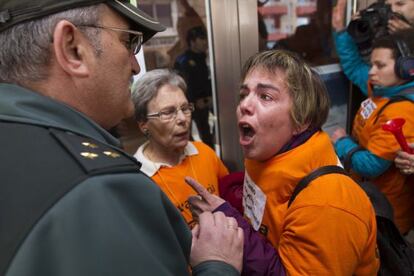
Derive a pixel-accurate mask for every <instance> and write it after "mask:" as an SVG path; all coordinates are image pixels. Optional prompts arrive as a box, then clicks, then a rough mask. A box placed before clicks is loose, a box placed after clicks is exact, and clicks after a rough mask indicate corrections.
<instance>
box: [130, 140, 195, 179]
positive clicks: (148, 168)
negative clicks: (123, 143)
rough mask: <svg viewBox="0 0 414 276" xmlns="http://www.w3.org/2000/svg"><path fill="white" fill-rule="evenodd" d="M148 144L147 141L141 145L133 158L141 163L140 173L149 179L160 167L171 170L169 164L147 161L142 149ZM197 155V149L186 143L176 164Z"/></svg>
mask: <svg viewBox="0 0 414 276" xmlns="http://www.w3.org/2000/svg"><path fill="white" fill-rule="evenodd" d="M148 144H149V141H147V142H145V143H144V144H142V145H141V146H140V147H139V148H138V150H137V152H136V153H135V154H134V157H135V158H136V159H137V160H138V161H139V162H141V164H142V166H141V171H142V172H143V173H145V174H146V175H148V176H149V177H152V176H153V175H154V174H156V173H157V172H158V170H159V169H160V168H161V167H169V168H171V167H172V166H170V165H169V164H166V163H162V162H153V161H151V160H149V159H148V158H147V157H146V156H145V155H144V149H145V147H146V146H147V145H148ZM197 154H198V150H197V148H196V147H195V146H194V144H193V143H191V142H188V143H187V145H186V146H185V148H184V152H183V154H182V155H181V156H180V160H179V162H178V164H180V163H181V162H182V161H183V160H184V159H185V158H186V157H187V156H191V155H197Z"/></svg>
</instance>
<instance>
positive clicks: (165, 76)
mask: <svg viewBox="0 0 414 276" xmlns="http://www.w3.org/2000/svg"><path fill="white" fill-rule="evenodd" d="M166 84H168V85H171V86H175V87H178V88H180V89H181V90H182V91H183V92H184V93H186V91H187V85H186V83H185V81H184V79H183V78H182V77H180V76H179V75H178V74H177V73H175V72H174V71H171V70H168V69H156V70H152V71H149V72H147V73H145V74H144V76H142V78H140V79H139V80H137V81H136V82H135V83H134V85H133V86H132V101H133V102H134V106H135V118H136V120H137V121H138V122H146V121H147V114H148V103H149V102H150V101H151V100H152V99H154V98H155V97H156V96H157V95H158V91H159V89H160V88H161V87H162V86H164V85H166Z"/></svg>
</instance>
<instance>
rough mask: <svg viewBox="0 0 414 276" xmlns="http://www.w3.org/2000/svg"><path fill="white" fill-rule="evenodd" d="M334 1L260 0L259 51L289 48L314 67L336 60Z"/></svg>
mask: <svg viewBox="0 0 414 276" xmlns="http://www.w3.org/2000/svg"><path fill="white" fill-rule="evenodd" d="M332 2H333V0H268V1H258V17H259V36H260V37H261V40H262V42H261V43H259V48H260V50H265V49H277V48H282V49H288V50H291V51H294V52H297V53H298V54H300V55H301V56H302V57H303V58H304V59H305V60H307V61H308V62H309V63H311V64H312V65H314V66H317V65H324V64H331V63H336V62H337V58H336V56H335V51H334V48H333V43H332V38H331V35H332V34H331V10H332Z"/></svg>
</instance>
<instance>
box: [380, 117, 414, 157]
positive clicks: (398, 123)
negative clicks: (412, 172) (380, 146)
mask: <svg viewBox="0 0 414 276" xmlns="http://www.w3.org/2000/svg"><path fill="white" fill-rule="evenodd" d="M404 123H405V120H404V119H403V118H395V119H391V120H389V121H388V122H386V123H385V124H382V129H383V130H386V131H389V132H391V133H392V134H393V135H394V136H395V139H397V141H398V144H400V146H401V148H402V150H403V151H405V152H408V153H410V154H414V150H413V149H411V148H410V147H409V146H408V144H407V140H406V139H405V137H404V134H403V131H402V127H403V125H404Z"/></svg>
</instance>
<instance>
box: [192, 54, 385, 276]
mask: <svg viewBox="0 0 414 276" xmlns="http://www.w3.org/2000/svg"><path fill="white" fill-rule="evenodd" d="M241 80H242V82H241V85H240V102H239V105H238V107H237V117H238V126H239V136H240V138H239V142H240V145H241V147H242V149H243V152H244V155H245V169H246V170H245V178H244V184H243V185H244V186H243V187H244V189H243V197H244V198H243V205H244V215H245V217H247V218H248V219H249V223H250V225H248V224H247V223H246V222H244V221H243V217H242V215H240V214H238V213H237V211H235V210H234V209H232V208H231V206H230V205H229V204H228V203H224V202H223V199H221V198H218V197H216V196H213V195H211V194H209V193H208V192H207V191H206V190H205V189H203V188H202V187H201V186H200V185H198V184H197V183H196V182H195V181H192V180H191V179H187V181H188V182H189V184H190V185H192V186H194V187H195V188H196V189H197V191H198V192H199V194H200V195H201V196H202V199H199V198H197V197H192V198H191V199H190V204H191V205H193V206H194V207H195V210H215V211H223V212H224V213H225V214H226V215H227V216H233V217H235V218H236V219H237V221H238V224H239V226H241V227H243V229H244V231H245V235H244V236H245V247H244V263H243V274H244V275H282V274H283V273H284V272H285V271H286V272H287V274H289V275H310V274H311V275H375V274H376V272H377V270H378V267H379V262H378V258H377V256H376V250H375V249H376V222H375V214H374V210H373V207H372V205H371V203H370V200H369V199H368V197H367V195H366V194H365V192H364V191H363V190H362V189H361V188H360V187H359V185H358V184H357V183H355V182H354V181H353V180H352V179H351V178H349V177H348V176H345V175H341V174H327V175H323V176H321V177H318V178H316V179H315V180H313V181H312V182H311V183H310V185H309V186H308V187H307V188H306V189H304V190H302V192H301V193H300V194H299V195H298V196H297V197H296V199H295V201H293V203H292V204H291V205H290V206H289V207H288V202H289V199H290V198H291V197H292V194H293V191H294V189H295V187H296V185H297V184H298V182H299V181H300V180H301V179H302V178H304V177H305V176H306V175H308V174H310V173H311V172H312V171H314V170H316V169H318V168H320V167H323V166H328V165H337V164H338V157H337V156H336V154H335V150H334V148H333V146H332V144H331V142H330V138H329V136H328V135H327V134H326V133H324V132H323V131H322V130H321V126H322V124H323V123H324V122H325V120H326V118H327V115H328V110H329V100H328V95H327V92H326V89H325V87H324V85H323V83H322V82H321V80H320V78H319V77H318V75H317V74H316V73H314V72H313V71H312V69H311V68H310V67H309V66H308V65H307V64H305V63H304V62H303V61H302V60H300V59H299V58H298V57H296V56H295V55H294V54H292V53H289V52H286V51H266V52H261V53H258V54H256V55H254V56H252V57H250V58H249V59H248V60H247V62H246V64H245V65H244V67H243V70H242V77H241ZM252 228H253V229H252ZM256 231H257V232H256ZM258 232H260V233H261V234H262V235H264V236H265V237H266V238H267V239H268V240H269V241H270V243H271V245H272V246H273V248H274V249H273V252H272V249H271V248H270V247H269V246H268V244H265V242H264V241H263V240H262V239H259V238H257V235H258Z"/></svg>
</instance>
